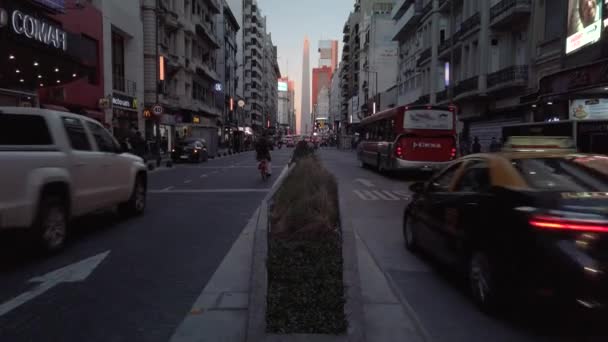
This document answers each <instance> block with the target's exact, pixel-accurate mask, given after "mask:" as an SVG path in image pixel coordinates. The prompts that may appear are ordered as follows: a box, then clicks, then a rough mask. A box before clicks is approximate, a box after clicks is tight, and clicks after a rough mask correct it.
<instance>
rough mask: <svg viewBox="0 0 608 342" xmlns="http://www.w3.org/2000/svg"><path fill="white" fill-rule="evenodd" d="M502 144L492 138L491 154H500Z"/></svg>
mask: <svg viewBox="0 0 608 342" xmlns="http://www.w3.org/2000/svg"><path fill="white" fill-rule="evenodd" d="M499 151H500V144H499V143H498V141H496V138H495V137H492V141H491V142H490V152H499Z"/></svg>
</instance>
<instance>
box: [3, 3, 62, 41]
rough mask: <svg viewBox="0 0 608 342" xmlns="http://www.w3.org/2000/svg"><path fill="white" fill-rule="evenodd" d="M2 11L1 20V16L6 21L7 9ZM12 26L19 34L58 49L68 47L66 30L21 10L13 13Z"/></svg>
mask: <svg viewBox="0 0 608 342" xmlns="http://www.w3.org/2000/svg"><path fill="white" fill-rule="evenodd" d="M0 12H3V13H4V14H3V15H0V20H1V17H4V21H6V20H7V17H6V16H7V14H6V11H4V10H0ZM11 28H12V29H13V32H15V33H16V34H18V35H22V36H24V37H26V38H28V39H32V40H36V41H38V42H40V43H42V44H45V45H48V46H52V47H54V48H56V49H60V50H63V51H66V50H67V48H68V44H67V33H66V32H65V31H63V30H62V29H60V28H59V27H57V26H54V25H51V24H49V23H47V22H45V21H42V20H40V19H38V18H35V17H33V16H31V15H29V14H27V13H23V12H21V11H19V10H15V11H13V13H12V14H11Z"/></svg>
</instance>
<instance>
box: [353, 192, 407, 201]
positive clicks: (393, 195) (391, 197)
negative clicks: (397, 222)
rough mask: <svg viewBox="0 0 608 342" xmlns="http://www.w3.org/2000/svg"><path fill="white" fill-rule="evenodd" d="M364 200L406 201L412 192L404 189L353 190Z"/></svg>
mask: <svg viewBox="0 0 608 342" xmlns="http://www.w3.org/2000/svg"><path fill="white" fill-rule="evenodd" d="M353 192H354V193H355V195H357V197H358V198H359V199H360V200H363V201H405V200H409V199H410V194H409V193H408V192H407V191H404V190H353Z"/></svg>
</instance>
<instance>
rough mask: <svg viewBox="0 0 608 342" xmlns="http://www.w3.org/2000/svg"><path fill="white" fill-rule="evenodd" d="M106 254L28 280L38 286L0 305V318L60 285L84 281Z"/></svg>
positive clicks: (108, 252)
mask: <svg viewBox="0 0 608 342" xmlns="http://www.w3.org/2000/svg"><path fill="white" fill-rule="evenodd" d="M108 254H110V251H107V252H104V253H100V254H97V255H95V256H92V257H90V258H87V259H84V260H82V261H79V262H77V263H74V264H71V265H68V266H65V267H62V268H60V269H58V270H55V271H52V272H49V273H47V274H45V275H43V276H40V277H36V278H32V279H30V280H29V282H30V283H39V284H38V286H36V287H35V288H34V289H32V290H31V291H27V292H24V293H22V294H20V295H19V296H17V297H15V298H13V299H11V300H9V301H8V302H5V303H3V304H2V305H0V317H1V316H4V315H6V314H7V313H9V312H11V311H13V310H14V309H16V308H18V307H20V306H21V305H23V304H25V303H27V302H29V301H30V300H32V299H34V298H36V297H38V296H40V295H41V294H43V293H45V292H46V291H48V290H50V289H52V288H53V287H55V286H57V285H59V284H61V283H75V282H81V281H84V280H86V279H87V278H88V277H89V276H90V275H91V273H93V270H95V268H96V267H97V266H99V264H100V263H101V262H102V261H103V259H105V258H106V257H107V256H108Z"/></svg>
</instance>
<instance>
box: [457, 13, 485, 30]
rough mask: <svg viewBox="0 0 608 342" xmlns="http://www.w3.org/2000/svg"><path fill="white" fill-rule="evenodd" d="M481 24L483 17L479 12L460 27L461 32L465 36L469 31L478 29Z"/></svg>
mask: <svg viewBox="0 0 608 342" xmlns="http://www.w3.org/2000/svg"><path fill="white" fill-rule="evenodd" d="M480 23H481V15H480V14H479V12H477V13H475V14H473V15H472V16H470V17H469V18H468V19H467V20H465V21H464V22H462V25H460V32H461V33H462V35H463V36H464V35H465V34H466V33H468V32H469V31H472V30H473V29H475V28H478V27H479V24H480Z"/></svg>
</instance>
